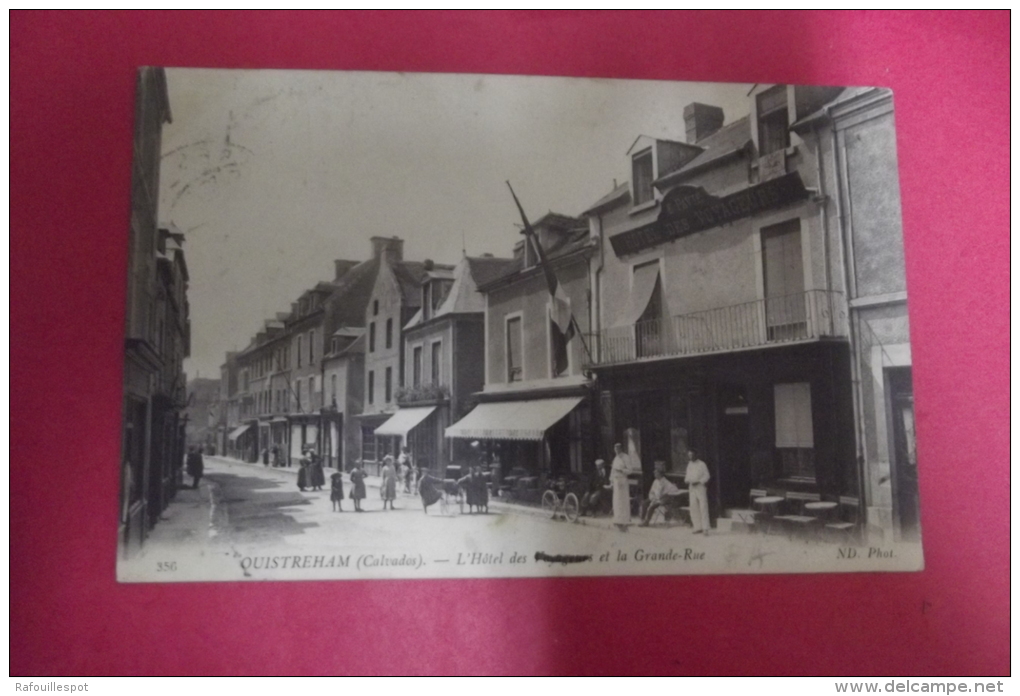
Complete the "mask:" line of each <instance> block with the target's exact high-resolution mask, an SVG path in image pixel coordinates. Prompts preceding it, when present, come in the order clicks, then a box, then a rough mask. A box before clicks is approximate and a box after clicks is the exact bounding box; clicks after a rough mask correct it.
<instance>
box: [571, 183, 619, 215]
mask: <svg viewBox="0 0 1020 696" xmlns="http://www.w3.org/2000/svg"><path fill="white" fill-rule="evenodd" d="M624 197H627V198H630V182H629V181H625V182H623V183H622V184H620V185H619V186H617V187H616V188H614V189H613V190H612V191H610V192H609V193H607V194H606V195H604V196H602V198H600V199H598V200H597V201H595V202H594V203H593V204H592V205H591V206H590V207H589V208H588V209H587V210H585V211H584V212H583V213H582V215H589V214H591V213H597V212H599V211H600V210H603V209H605V208H608V207H612V204H614V203H616V202H617V201H619V200H621V199H622V198H624Z"/></svg>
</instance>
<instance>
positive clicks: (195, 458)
mask: <svg viewBox="0 0 1020 696" xmlns="http://www.w3.org/2000/svg"><path fill="white" fill-rule="evenodd" d="M185 468H186V469H187V470H188V476H190V477H192V479H194V483H192V486H191V487H192V488H198V482H199V481H200V480H201V479H202V472H203V471H204V470H205V462H204V461H203V460H202V451H201V450H200V449H199V448H198V447H195V446H194V445H192V446H191V447H189V448H188V459H187V462H186V464H185Z"/></svg>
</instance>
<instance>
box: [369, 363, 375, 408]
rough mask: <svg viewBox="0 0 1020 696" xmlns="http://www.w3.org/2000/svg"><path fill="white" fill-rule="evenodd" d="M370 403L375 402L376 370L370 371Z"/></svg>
mask: <svg viewBox="0 0 1020 696" xmlns="http://www.w3.org/2000/svg"><path fill="white" fill-rule="evenodd" d="M368 403H370V404H374V403H375V372H374V371H373V370H369V371H368Z"/></svg>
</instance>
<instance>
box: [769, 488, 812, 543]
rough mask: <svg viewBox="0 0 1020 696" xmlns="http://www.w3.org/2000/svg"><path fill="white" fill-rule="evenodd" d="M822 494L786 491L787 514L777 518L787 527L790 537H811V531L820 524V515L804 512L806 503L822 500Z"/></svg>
mask: <svg viewBox="0 0 1020 696" xmlns="http://www.w3.org/2000/svg"><path fill="white" fill-rule="evenodd" d="M821 499H822V496H821V495H819V494H818V493H801V492H799V491H787V493H786V506H787V514H785V515H779V516H778V517H776V518H775V519H776V520H779V521H780V524H782V525H783V526H785V527H786V529H787V530H788V531H789V534H790V538H791V539H792V538H793V537H794V536H800V537H802V538H805V539H808V538H811V536H812V535H811V534H809V532H811V531H812V530H813V529H815V528H816V525H817V524H818V521H819V520H818V517H816V516H814V515H805V514H804V504H805V503H816V502H819V501H821Z"/></svg>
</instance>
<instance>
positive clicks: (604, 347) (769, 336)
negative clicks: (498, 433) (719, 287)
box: [591, 290, 847, 365]
mask: <svg viewBox="0 0 1020 696" xmlns="http://www.w3.org/2000/svg"><path fill="white" fill-rule="evenodd" d="M846 332H847V328H846V309H845V308H844V306H843V294H842V293H839V292H829V291H826V290H808V291H807V292H803V293H796V294H793V295H784V296H782V297H769V298H767V299H764V300H755V301H753V302H745V303H743V304H737V305H730V306H729V307H720V308H718V309H709V310H705V311H702V312H692V313H691V314H682V315H680V316H675V317H670V318H668V319H665V320H661V319H657V320H653V321H641V322H638V323H637V324H634V325H632V326H619V327H615V328H611V329H606V330H605V331H603V332H602V333H601V334H600V335H596V336H593V337H592V341H591V343H592V346H591V348H592V358H593V360H592V363H593V364H595V365H612V364H616V363H625V362H633V361H636V360H642V359H646V358H663V357H674V356H684V355H699V354H705V353H717V352H725V351H732V350H742V349H748V348H758V347H765V346H772V345H781V344H783V343H790V342H797V341H807V340H813V339H817V338H821V337H823V336H846Z"/></svg>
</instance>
